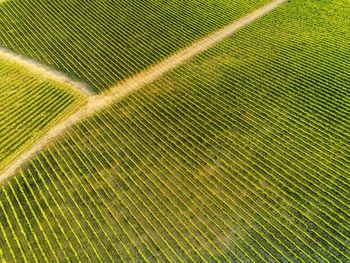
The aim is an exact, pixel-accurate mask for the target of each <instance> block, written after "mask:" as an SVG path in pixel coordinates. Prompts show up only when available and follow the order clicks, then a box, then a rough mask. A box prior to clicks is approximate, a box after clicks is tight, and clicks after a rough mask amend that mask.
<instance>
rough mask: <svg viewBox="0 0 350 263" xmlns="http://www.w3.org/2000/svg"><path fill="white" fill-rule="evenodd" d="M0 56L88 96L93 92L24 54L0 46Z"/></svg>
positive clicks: (82, 84)
mask: <svg viewBox="0 0 350 263" xmlns="http://www.w3.org/2000/svg"><path fill="white" fill-rule="evenodd" d="M0 1H1V0H0ZM0 57H2V58H5V59H7V60H10V61H13V62H15V63H17V64H19V65H21V66H23V67H25V68H26V69H28V70H29V71H31V72H33V73H35V74H40V75H42V76H44V77H45V78H48V79H51V80H53V81H57V82H61V83H67V84H69V85H70V86H72V87H73V88H76V89H77V90H79V91H81V92H83V93H85V94H86V95H88V96H92V95H94V93H93V92H92V91H90V90H89V89H88V88H87V87H86V85H85V84H84V83H81V82H77V81H74V80H72V79H70V78H69V77H67V76H66V75H64V74H63V73H61V72H59V71H57V70H54V69H52V68H50V67H48V66H46V65H44V64H41V63H39V62H36V61H34V60H31V59H29V58H26V57H24V56H21V55H18V54H16V53H14V52H12V51H10V50H7V49H5V48H0Z"/></svg>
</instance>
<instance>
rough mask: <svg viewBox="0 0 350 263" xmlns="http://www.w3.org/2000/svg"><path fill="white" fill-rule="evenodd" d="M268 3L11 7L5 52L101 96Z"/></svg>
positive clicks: (5, 19) (4, 8) (4, 13)
mask: <svg viewBox="0 0 350 263" xmlns="http://www.w3.org/2000/svg"><path fill="white" fill-rule="evenodd" d="M266 2H267V0H242V1H234V0H220V1H219V2H218V1H205V0H201V1H185V2H184V1H161V0H157V1H142V2H141V1H135V0H132V1H116V0H114V1H107V2H106V1H96V0H89V1H84V2H81V1H61V0H60V1H58V0H55V1H41V0H35V1H28V0H25V1H9V2H6V3H3V4H2V5H0V13H1V17H0V45H3V46H5V47H7V48H9V49H11V50H13V51H15V52H19V53H21V54H23V55H25V56H27V57H30V58H34V59H37V60H39V61H41V62H42V63H45V64H48V65H50V66H52V67H54V68H56V69H58V70H61V71H63V72H66V73H68V74H70V75H71V76H72V77H73V78H78V79H81V80H83V81H85V82H87V83H88V84H89V85H91V87H92V88H93V89H95V90H96V91H98V92H99V91H102V90H104V89H106V88H108V87H109V86H111V85H113V84H115V83H116V82H118V81H120V80H123V79H125V78H128V77H130V76H132V75H134V74H135V73H137V72H140V71H142V70H144V69H145V68H147V67H149V66H150V65H152V64H154V63H155V62H157V61H159V60H161V59H163V58H165V57H166V56H168V55H170V54H172V53H173V52H175V51H177V50H178V49H179V48H183V47H185V46H186V45H188V44H190V43H191V42H192V41H193V40H196V39H198V38H200V37H202V36H205V35H206V34H208V33H209V32H212V31H214V30H216V29H218V28H220V27H222V26H224V25H226V24H228V23H230V22H232V21H234V20H235V19H237V18H238V17H240V16H243V15H244V14H247V13H249V12H250V11H252V10H254V9H255V8H257V7H258V6H260V5H262V4H264V3H266Z"/></svg>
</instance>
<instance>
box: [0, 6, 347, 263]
mask: <svg viewBox="0 0 350 263" xmlns="http://www.w3.org/2000/svg"><path fill="white" fill-rule="evenodd" d="M349 7H350V3H349V1H336V0H333V1H317V2H316V1H311V0H306V1H295V0H294V1H292V2H291V3H288V4H286V5H284V6H282V7H281V8H279V9H278V10H275V11H274V12H273V13H271V14H270V15H268V16H266V17H264V18H262V19H261V20H259V21H257V22H256V23H254V24H252V25H251V26H249V27H248V28H245V29H243V30H242V31H240V32H239V33H238V34H236V35H235V36H234V37H232V38H231V39H228V40H227V41H225V42H224V43H222V44H221V45H219V46H218V47H216V48H213V49H211V50H209V51H208V52H205V53H204V54H202V55H201V56H199V57H198V58H196V59H194V60H193V61H191V62H189V63H187V64H186V65H184V66H183V67H181V68H179V69H177V70H175V71H173V72H171V73H169V74H167V75H166V76H164V77H163V78H162V79H160V80H159V81H157V82H155V83H154V84H152V85H149V86H147V87H145V88H144V89H143V90H141V91H140V92H137V93H135V94H133V95H131V96H129V97H128V98H126V99H124V100H122V101H120V102H118V103H116V104H115V105H114V106H113V107H111V108H109V109H106V110H104V111H103V112H100V113H99V114H97V115H96V116H94V117H92V118H90V119H88V120H86V121H84V122H83V123H81V124H79V125H77V126H75V127H74V128H73V129H71V130H69V131H68V133H67V134H66V135H65V136H64V137H63V138H62V139H61V140H59V141H58V142H57V143H55V144H54V145H52V146H51V147H50V148H48V149H47V150H45V151H44V152H42V153H40V154H39V155H38V156H37V157H36V158H35V159H34V160H32V161H31V162H30V163H28V164H27V165H26V166H25V167H23V168H22V170H21V172H20V174H18V175H17V176H16V177H14V178H13V179H12V180H11V181H10V182H9V183H7V184H6V185H4V186H2V188H1V191H0V231H1V233H2V234H1V235H0V247H2V248H3V253H4V257H5V259H6V260H10V261H11V259H14V258H16V259H17V260H19V261H21V260H23V261H33V262H34V261H35V260H38V261H41V260H42V259H44V260H47V259H49V260H56V261H69V260H72V261H76V260H78V259H79V260H80V261H82V262H88V261H89V260H90V261H103V262H108V261H112V260H113V261H118V260H124V261H126V262H131V261H133V260H138V261H144V260H148V261H152V260H153V261H154V260H155V259H158V260H159V261H174V262H179V261H185V262H189V261H191V260H194V261H197V262H200V261H215V260H219V261H242V262H249V261H256V262H264V261H270V262H287V261H292V262H302V261H305V262H312V261H314V262H337V261H339V262H347V261H349V260H350V253H349V241H350V240H349V237H350V233H349V228H350V227H349V221H350V218H349V214H350V210H349V202H350V191H349V183H350V182H349V180H350V171H349V165H350V164H349V160H350V152H349V149H350V147H349V143H350V132H349V131H350V117H349V111H350V97H349V94H350V92H349V87H350V85H349V84H350V83H349V75H350V65H349V63H348V61H349V60H350V54H349V43H350V35H349V33H350V32H349V27H348V24H349V20H348V19H347V18H348V17H349V16H350V8H349ZM19 255H22V256H23V257H22V258H18V257H19Z"/></svg>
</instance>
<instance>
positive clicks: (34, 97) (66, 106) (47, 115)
mask: <svg viewBox="0 0 350 263" xmlns="http://www.w3.org/2000/svg"><path fill="white" fill-rule="evenodd" d="M83 98H84V96H83V95H80V93H79V92H76V91H75V90H74V89H73V88H72V87H70V86H69V85H67V84H62V83H57V82H56V81H52V80H48V79H46V78H43V76H41V75H37V74H35V72H31V71H29V70H27V69H26V68H25V67H24V66H21V65H19V64H18V63H16V62H13V61H9V60H8V59H6V58H3V57H1V55H0V169H1V168H3V167H4V166H5V165H6V164H7V163H8V162H9V161H10V160H12V159H13V158H14V157H15V156H16V154H18V153H19V152H20V151H21V150H23V149H25V148H26V146H28V145H30V144H31V143H33V141H35V140H36V139H37V137H39V136H40V135H42V134H43V132H44V131H45V130H46V129H48V128H50V127H51V126H52V125H54V124H55V122H56V121H57V119H59V118H61V117H62V116H64V115H65V114H67V112H69V111H70V110H72V109H73V108H74V107H76V106H77V105H79V104H80V101H81V100H82V99H83Z"/></svg>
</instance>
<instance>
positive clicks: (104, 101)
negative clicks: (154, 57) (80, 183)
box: [0, 0, 287, 183]
mask: <svg viewBox="0 0 350 263" xmlns="http://www.w3.org/2000/svg"><path fill="white" fill-rule="evenodd" d="M284 2H287V0H274V1H272V2H270V3H269V4H267V5H265V6H263V7H261V8H259V9H256V10H255V11H253V12H252V13H250V14H248V15H247V16H245V17H242V18H240V19H238V20H236V21H235V22H233V23H232V24H230V25H228V26H226V27H224V28H222V29H220V30H218V31H216V32H214V33H212V34H210V35H209V36H207V37H205V38H203V39H202V40H200V41H197V42H195V43H194V44H192V45H190V46H189V47H187V48H185V49H183V50H181V51H179V52H178V53H175V54H174V55H172V56H170V57H168V58H167V59H165V60H163V61H161V62H160V63H157V64H155V65H154V66H152V67H150V68H149V69H148V70H145V71H143V72H141V73H140V74H138V75H136V76H135V77H132V78H130V79H128V80H126V81H123V82H121V83H120V84H118V85H115V86H112V87H111V88H110V89H109V90H108V91H106V92H104V93H102V94H101V95H96V96H91V97H88V101H87V103H86V104H85V105H83V106H82V108H80V109H79V110H78V111H76V112H75V113H73V114H72V115H70V116H68V117H67V118H65V119H64V120H62V121H61V122H60V123H58V124H57V125H55V126H54V127H53V128H52V129H51V130H50V131H49V132H48V133H47V134H45V135H44V136H43V137H41V138H40V139H39V140H38V141H37V142H36V143H35V144H34V145H32V146H31V147H30V148H29V149H28V150H26V151H25V152H23V153H22V154H20V155H19V156H18V158H17V159H15V160H14V161H13V162H12V163H10V164H9V165H8V166H7V167H6V168H5V169H3V170H2V171H1V173H0V183H1V182H3V181H4V180H5V179H7V178H8V177H10V176H12V175H13V174H14V173H15V172H16V171H17V170H18V169H19V168H20V167H21V165H23V164H24V163H26V162H27V161H29V160H30V159H32V158H33V157H34V156H35V154H36V153H37V152H39V151H40V150H42V149H43V148H44V147H46V146H47V145H48V144H50V143H51V142H53V141H54V140H55V139H56V138H58V137H59V136H61V135H63V134H64V132H65V131H66V130H67V129H68V128H70V127H71V126H73V125H74V124H76V123H78V122H80V121H81V120H83V119H85V118H87V117H89V116H91V115H93V114H94V113H96V112H97V111H99V110H101V109H103V108H105V107H108V106H110V105H111V104H112V103H113V102H115V101H116V100H118V99H120V98H123V97H125V96H127V95H129V94H130V93H132V92H134V91H136V90H139V89H141V88H142V87H143V86H145V85H147V84H150V83H152V82H153V81H155V80H157V79H158V78H160V77H161V76H162V75H164V74H165V73H167V72H169V71H170V70H172V69H174V68H176V67H178V66H179V65H181V64H183V63H184V62H185V61H187V60H189V59H190V58H193V57H195V56H196V55H198V54H199V53H201V52H203V51H205V50H207V49H209V48H211V47H213V46H214V45H216V44H217V43H219V42H221V41H223V40H224V39H225V38H227V37H229V36H231V35H232V34H233V33H235V32H236V31H238V30H239V29H241V28H242V27H244V26H246V25H248V24H250V23H252V22H253V21H255V20H257V19H258V18H260V17H262V16H263V15H265V14H267V13H269V12H270V11H272V10H273V9H275V8H276V7H278V6H279V5H281V4H282V3H284Z"/></svg>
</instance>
